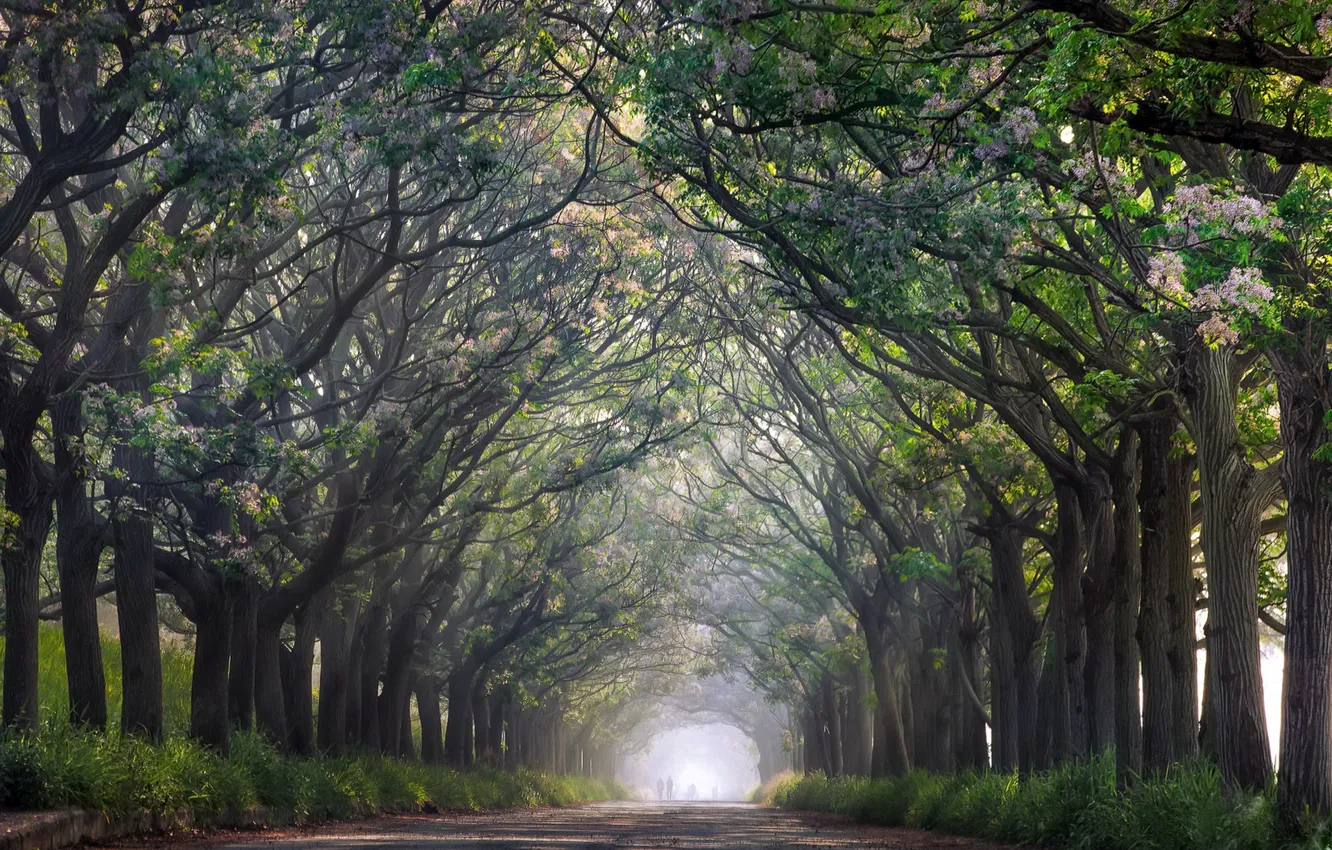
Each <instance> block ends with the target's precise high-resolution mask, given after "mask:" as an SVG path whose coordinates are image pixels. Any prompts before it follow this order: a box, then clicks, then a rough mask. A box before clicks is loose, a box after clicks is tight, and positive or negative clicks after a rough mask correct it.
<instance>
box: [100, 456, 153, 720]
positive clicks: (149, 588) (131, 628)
mask: <svg viewBox="0 0 1332 850" xmlns="http://www.w3.org/2000/svg"><path fill="white" fill-rule="evenodd" d="M111 457H112V462H113V463H114V464H115V466H116V467H117V468H118V469H120V470H123V471H124V472H125V473H126V474H127V476H128V480H129V481H132V482H138V483H137V484H135V485H130V484H127V483H125V482H122V481H118V480H113V481H108V482H107V485H106V487H107V492H108V493H109V494H110V495H111V497H112V507H111V529H112V535H113V539H114V545H115V560H114V563H113V569H114V571H115V581H116V621H117V624H118V626H119V631H120V686H121V707H120V728H121V730H122V731H123V732H125V733H126V734H128V735H137V736H140V737H142V738H146V739H147V740H149V741H152V742H154V743H156V742H158V741H160V740H162V645H161V641H162V636H161V627H160V625H159V623H158V615H157V590H156V579H155V576H154V574H153V558H154V555H153V525H152V520H151V519H150V518H149V516H148V514H147V512H146V510H145V506H144V502H145V499H144V498H143V497H144V494H145V483H146V482H147V481H148V480H149V479H150V476H151V474H152V470H151V465H150V462H149V460H148V458H147V456H146V454H145V453H144V452H143V450H142V449H140V448H137V447H133V446H129V445H117V446H116V447H115V448H114V449H113V450H112V455H111ZM131 486H134V487H135V492H133V493H132V492H131V491H130V487H131Z"/></svg>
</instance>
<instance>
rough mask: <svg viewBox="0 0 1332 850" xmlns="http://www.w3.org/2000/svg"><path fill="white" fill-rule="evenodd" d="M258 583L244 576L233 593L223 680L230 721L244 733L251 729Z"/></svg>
mask: <svg viewBox="0 0 1332 850" xmlns="http://www.w3.org/2000/svg"><path fill="white" fill-rule="evenodd" d="M258 616H259V585H258V584H257V583H256V582H255V581H254V580H253V579H247V580H246V581H245V583H244V584H243V585H242V586H241V587H240V588H239V590H238V591H237V593H236V605H235V608H234V609H233V611H232V620H231V667H230V671H229V673H228V681H227V700H228V706H229V708H228V710H229V712H230V714H231V723H232V725H233V726H235V727H236V728H237V729H240V730H242V731H245V732H248V731H250V730H251V729H253V728H254V662H255V642H256V640H257V636H258V633H259V622H258Z"/></svg>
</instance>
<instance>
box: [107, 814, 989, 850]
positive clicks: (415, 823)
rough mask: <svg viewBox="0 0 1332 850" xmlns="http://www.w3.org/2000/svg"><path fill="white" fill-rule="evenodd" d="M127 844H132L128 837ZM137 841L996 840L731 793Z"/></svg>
mask: <svg viewBox="0 0 1332 850" xmlns="http://www.w3.org/2000/svg"><path fill="white" fill-rule="evenodd" d="M121 846H122V847H125V846H128V845H121ZM137 846H138V847H140V848H142V847H156V848H164V847H182V846H183V847H191V846H197V847H203V846H207V847H208V848H209V850H379V849H380V848H384V850H387V848H394V850H611V848H628V850H769V848H773V850H775V848H799V849H800V850H815V848H817V850H853V849H854V850H865V848H879V850H994V848H993V847H992V846H987V845H982V844H979V843H977V842H972V841H968V840H965V839H957V838H948V837H945V836H938V835H933V834H930V833H922V832H917V831H914V830H889V829H874V828H866V827H860V826H856V825H854V824H851V823H847V822H845V821H841V820H838V819H834V818H826V817H815V816H807V815H800V814H793V813H790V812H782V811H776V810H773V809H765V808H761V807H758V806H750V805H743V804H738V803H737V804H722V803H692V804H691V803H669V804H653V803H602V804H597V805H591V806H579V807H574V808H567V809H543V810H526V811H516V812H503V813H499V814H491V815H455V816H449V815H441V816H427V815H413V816H401V817H386V818H380V819H377V820H374V821H368V822H364V823H358V824H350V825H345V826H334V827H323V828H317V829H310V830H291V831H285V832H278V833H261V834H258V835H248V836H237V835H235V834H232V835H230V836H212V837H211V838H208V839H204V840H202V841H198V842H195V841H188V842H184V841H180V839H179V838H178V837H177V838H175V839H170V838H163V839H158V840H156V841H149V842H146V843H141V844H138V845H137Z"/></svg>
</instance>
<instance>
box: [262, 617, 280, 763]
mask: <svg viewBox="0 0 1332 850" xmlns="http://www.w3.org/2000/svg"><path fill="white" fill-rule="evenodd" d="M254 718H255V722H256V724H257V725H258V727H259V731H260V732H263V733H264V736H265V737H267V738H268V740H269V741H271V742H272V743H273V744H274V745H275V746H278V747H284V748H285V747H286V746H287V701H286V696H285V694H284V692H283V685H282V624H281V623H265V622H260V623H259V625H258V629H257V630H256V632H255V644H254Z"/></svg>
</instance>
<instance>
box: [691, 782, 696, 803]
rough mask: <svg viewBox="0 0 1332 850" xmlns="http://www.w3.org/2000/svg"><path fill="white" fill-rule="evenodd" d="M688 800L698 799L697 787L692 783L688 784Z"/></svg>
mask: <svg viewBox="0 0 1332 850" xmlns="http://www.w3.org/2000/svg"><path fill="white" fill-rule="evenodd" d="M689 799H690V800H697V799H698V786H697V785H695V784H694V783H692V782H691V783H689Z"/></svg>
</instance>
